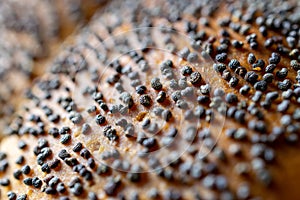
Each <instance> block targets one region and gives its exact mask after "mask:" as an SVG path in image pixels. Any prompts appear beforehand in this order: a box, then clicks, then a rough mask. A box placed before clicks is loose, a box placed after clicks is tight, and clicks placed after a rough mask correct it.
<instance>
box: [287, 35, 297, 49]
mask: <svg viewBox="0 0 300 200" xmlns="http://www.w3.org/2000/svg"><path fill="white" fill-rule="evenodd" d="M286 41H287V43H288V46H289V47H290V48H294V47H295V46H296V44H297V40H296V38H294V37H291V36H289V37H287V38H286Z"/></svg>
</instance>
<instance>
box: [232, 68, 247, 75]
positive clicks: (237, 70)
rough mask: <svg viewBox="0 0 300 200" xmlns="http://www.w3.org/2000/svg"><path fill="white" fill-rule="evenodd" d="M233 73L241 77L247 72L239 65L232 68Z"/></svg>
mask: <svg viewBox="0 0 300 200" xmlns="http://www.w3.org/2000/svg"><path fill="white" fill-rule="evenodd" d="M234 73H236V74H237V75H239V76H241V77H244V76H245V75H246V73H247V70H246V68H245V67H242V66H240V67H237V68H236V69H235V70H234Z"/></svg>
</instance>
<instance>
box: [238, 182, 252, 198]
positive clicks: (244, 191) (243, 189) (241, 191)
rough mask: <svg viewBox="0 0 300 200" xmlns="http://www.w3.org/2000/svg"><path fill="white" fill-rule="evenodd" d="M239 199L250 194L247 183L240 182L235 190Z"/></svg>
mask: <svg viewBox="0 0 300 200" xmlns="http://www.w3.org/2000/svg"><path fill="white" fill-rule="evenodd" d="M236 196H237V197H238V198H239V199H247V198H248V197H249V196H250V188H249V186H248V185H247V184H241V185H240V186H239V187H238V189H237V192H236Z"/></svg>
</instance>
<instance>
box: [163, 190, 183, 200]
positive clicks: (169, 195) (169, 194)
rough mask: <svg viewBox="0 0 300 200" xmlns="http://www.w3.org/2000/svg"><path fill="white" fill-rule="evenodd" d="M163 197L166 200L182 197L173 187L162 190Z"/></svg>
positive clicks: (175, 199)
mask: <svg viewBox="0 0 300 200" xmlns="http://www.w3.org/2000/svg"><path fill="white" fill-rule="evenodd" d="M164 199H166V200H180V199H182V194H181V193H180V192H179V191H177V190H174V189H168V190H167V191H165V192H164Z"/></svg>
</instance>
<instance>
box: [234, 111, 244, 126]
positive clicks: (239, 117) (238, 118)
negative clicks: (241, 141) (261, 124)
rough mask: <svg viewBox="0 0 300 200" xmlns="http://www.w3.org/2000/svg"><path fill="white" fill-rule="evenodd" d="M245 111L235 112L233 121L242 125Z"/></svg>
mask: <svg viewBox="0 0 300 200" xmlns="http://www.w3.org/2000/svg"><path fill="white" fill-rule="evenodd" d="M245 115H246V113H245V111H244V110H237V111H236V112H235V113H234V119H235V120H236V121H238V122H240V123H244V121H245Z"/></svg>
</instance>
